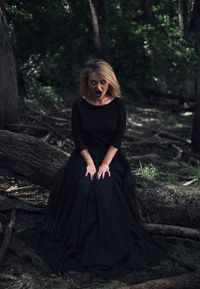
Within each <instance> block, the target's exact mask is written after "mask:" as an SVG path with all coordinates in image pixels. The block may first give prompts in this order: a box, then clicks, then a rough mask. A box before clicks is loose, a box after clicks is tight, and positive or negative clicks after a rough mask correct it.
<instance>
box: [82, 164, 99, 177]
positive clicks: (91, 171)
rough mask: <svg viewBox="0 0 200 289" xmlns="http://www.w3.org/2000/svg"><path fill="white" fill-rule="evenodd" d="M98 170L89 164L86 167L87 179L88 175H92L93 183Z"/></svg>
mask: <svg viewBox="0 0 200 289" xmlns="http://www.w3.org/2000/svg"><path fill="white" fill-rule="evenodd" d="M96 172H97V170H96V167H95V165H94V164H92V163H91V164H88V165H87V167H86V173H85V177H87V176H88V175H90V179H91V181H93V179H94V175H95V174H96Z"/></svg>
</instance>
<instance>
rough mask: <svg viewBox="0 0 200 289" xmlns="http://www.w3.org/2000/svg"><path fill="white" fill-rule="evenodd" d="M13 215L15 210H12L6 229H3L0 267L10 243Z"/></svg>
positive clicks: (13, 222) (13, 221)
mask: <svg viewBox="0 0 200 289" xmlns="http://www.w3.org/2000/svg"><path fill="white" fill-rule="evenodd" d="M15 214H16V210H12V211H11V217H10V222H9V224H8V226H7V228H6V229H5V233H4V239H3V242H2V244H1V247H0V266H1V265H2V262H3V258H4V255H5V252H6V250H7V248H8V245H9V243H10V239H11V234H12V229H13V227H14V224H15Z"/></svg>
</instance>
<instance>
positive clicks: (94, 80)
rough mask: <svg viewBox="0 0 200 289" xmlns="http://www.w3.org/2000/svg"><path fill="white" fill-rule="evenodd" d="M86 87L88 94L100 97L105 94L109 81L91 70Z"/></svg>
mask: <svg viewBox="0 0 200 289" xmlns="http://www.w3.org/2000/svg"><path fill="white" fill-rule="evenodd" d="M88 87H89V92H90V95H91V96H93V97H95V98H98V99H100V98H103V97H104V96H105V95H106V92H107V90H108V87H109V83H108V81H107V80H106V79H105V78H104V77H103V76H102V75H100V74H97V73H96V72H92V73H90V75H89V78H88Z"/></svg>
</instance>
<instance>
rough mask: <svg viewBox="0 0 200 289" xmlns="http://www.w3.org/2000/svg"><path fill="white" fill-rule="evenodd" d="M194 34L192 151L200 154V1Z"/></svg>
mask: <svg viewBox="0 0 200 289" xmlns="http://www.w3.org/2000/svg"><path fill="white" fill-rule="evenodd" d="M193 22H194V33H195V37H196V51H197V68H196V113H195V117H194V122H193V128H192V150H193V151H194V153H198V154H200V29H199V27H200V1H199V0H195V1H194V10H193Z"/></svg>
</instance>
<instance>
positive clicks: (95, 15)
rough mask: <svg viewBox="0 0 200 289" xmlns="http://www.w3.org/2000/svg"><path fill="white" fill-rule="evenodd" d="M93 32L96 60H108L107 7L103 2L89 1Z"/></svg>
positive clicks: (101, 0) (100, 0)
mask: <svg viewBox="0 0 200 289" xmlns="http://www.w3.org/2000/svg"><path fill="white" fill-rule="evenodd" d="M89 5H90V12H91V19H92V26H93V31H94V46H95V54H96V56H97V57H98V58H102V59H105V60H109V55H108V37H107V6H106V2H105V1H104V0H89Z"/></svg>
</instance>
